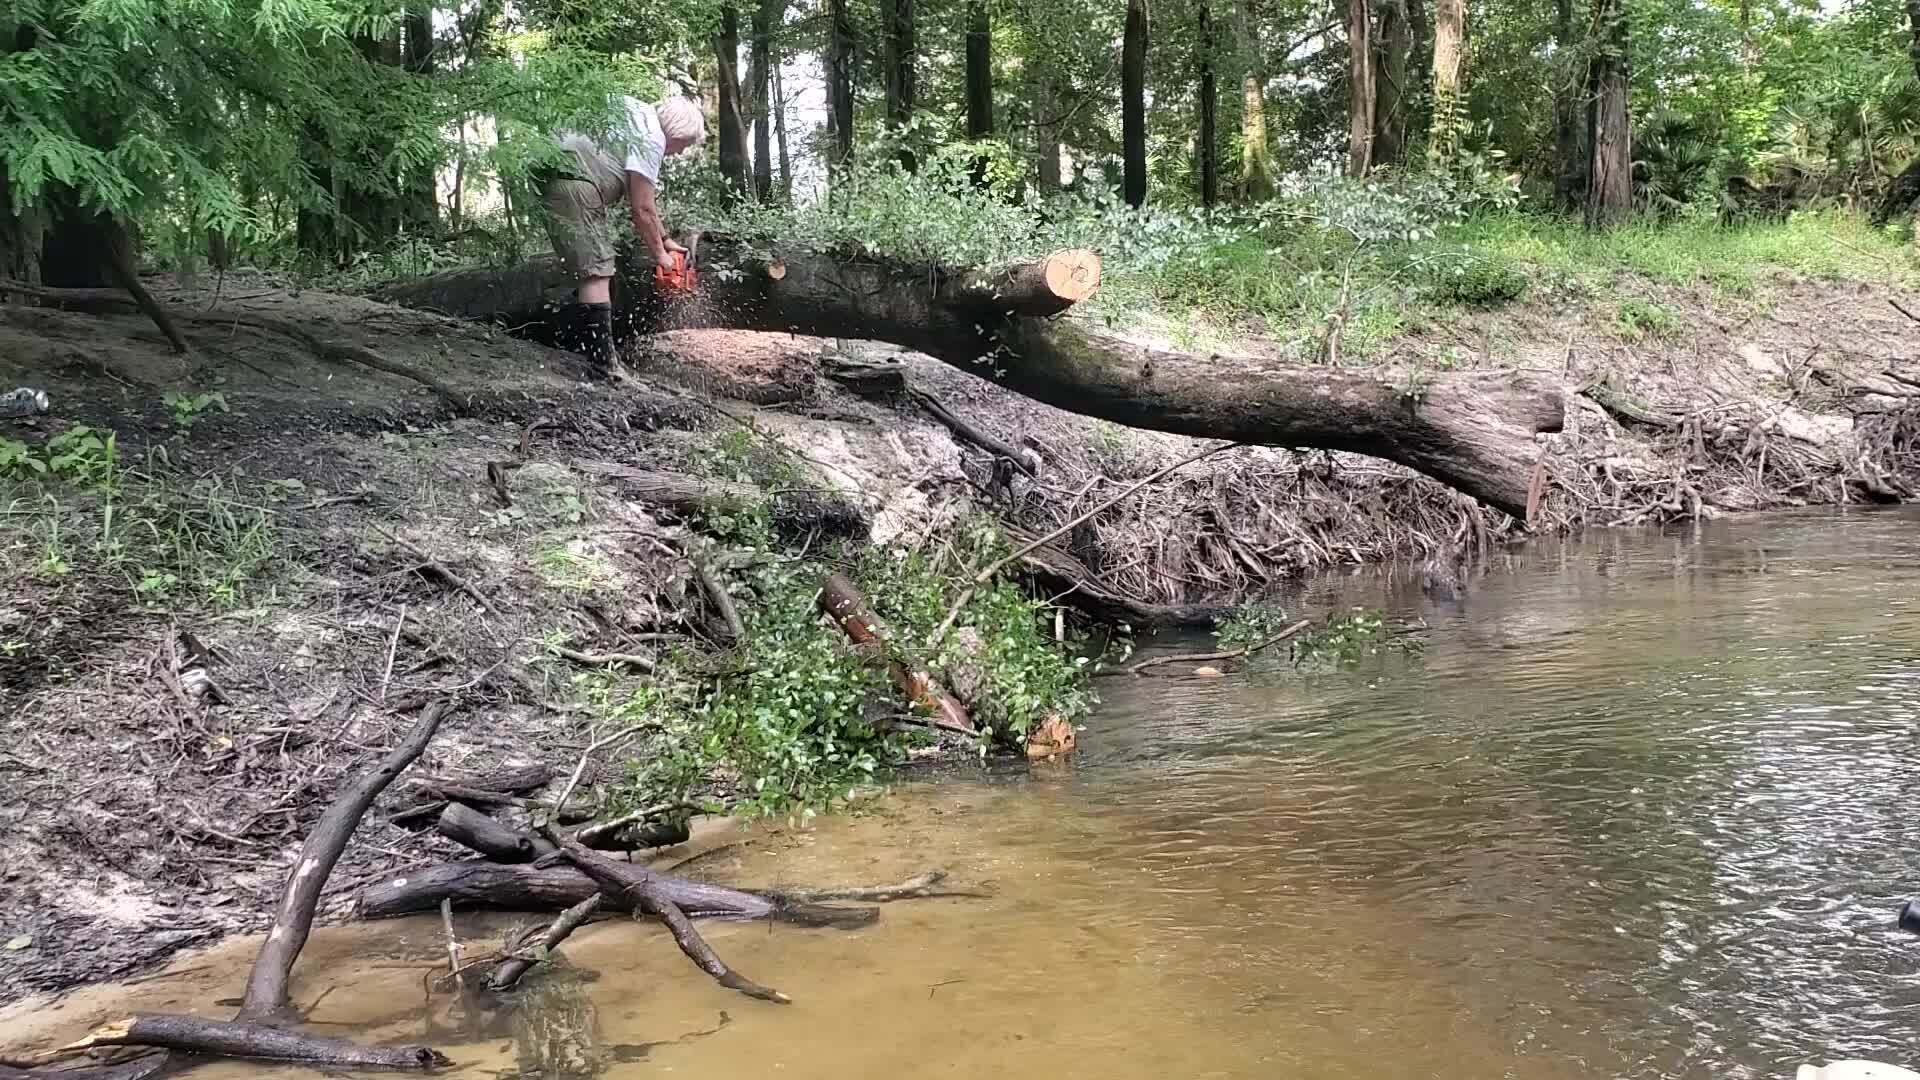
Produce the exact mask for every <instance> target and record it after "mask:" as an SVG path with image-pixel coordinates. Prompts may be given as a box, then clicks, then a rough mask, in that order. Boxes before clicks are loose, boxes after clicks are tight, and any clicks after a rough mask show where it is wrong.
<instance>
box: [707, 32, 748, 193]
mask: <svg viewBox="0 0 1920 1080" xmlns="http://www.w3.org/2000/svg"><path fill="white" fill-rule="evenodd" d="M713 53H714V59H715V60H716V61H717V63H716V64H715V70H714V73H713V79H714V82H715V84H716V85H718V86H719V88H720V94H719V101H718V105H719V110H720V123H719V125H718V126H719V129H720V154H719V156H720V176H721V177H722V178H723V179H725V180H726V182H727V189H728V190H729V191H731V192H732V193H733V194H734V195H735V196H740V195H744V194H746V191H747V160H748V158H749V157H750V155H749V154H748V153H747V129H746V124H745V123H744V122H743V120H742V118H741V116H740V9H739V8H737V7H736V6H734V4H733V3H732V2H731V0H729V2H728V3H727V4H726V5H724V6H723V7H721V9H720V33H719V35H718V36H717V37H715V38H714V39H713Z"/></svg>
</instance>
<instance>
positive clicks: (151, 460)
mask: <svg viewBox="0 0 1920 1080" xmlns="http://www.w3.org/2000/svg"><path fill="white" fill-rule="evenodd" d="M295 492H296V489H294V488H291V487H288V486H286V485H283V484H275V483H271V482H268V483H259V482H249V481H247V480H245V479H244V478H243V477H241V476H240V475H239V474H237V473H234V474H219V473H214V474H207V475H202V476H187V475H185V474H183V473H180V472H177V471H175V470H174V469H172V468H171V467H170V466H169V465H168V464H167V462H166V460H165V458H164V457H163V456H162V455H160V454H159V453H158V452H157V451H156V452H154V453H151V454H149V456H148V458H147V460H146V461H145V462H144V463H143V464H142V465H140V466H139V467H126V466H123V465H122V463H121V461H120V453H119V445H118V440H117V439H115V438H114V436H113V433H112V432H108V431H101V430H97V429H93V428H87V427H81V426H76V427H72V428H68V429H67V430H66V431H64V432H62V433H60V434H59V435H56V436H54V437H53V438H51V439H49V440H48V441H47V442H46V443H45V444H44V445H43V446H39V447H32V446H28V445H27V444H25V443H22V442H19V441H16V440H0V572H3V573H5V574H7V575H8V576H15V575H18V576H22V577H30V578H34V579H37V580H40V581H42V582H44V583H48V584H57V583H59V582H62V581H65V580H81V579H93V580H98V581H105V582H108V583H111V585H112V586H113V587H118V588H124V589H125V590H127V592H128V593H130V594H131V595H132V597H133V598H134V599H135V600H136V601H137V602H139V603H141V604H143V605H145V606H147V607H151V608H161V607H168V606H175V605H182V604H185V605H193V604H206V605H210V606H214V607H233V606H236V605H238V604H240V603H242V602H243V601H245V600H247V599H248V598H249V597H250V596H251V595H252V594H254V593H255V592H257V591H259V590H260V589H261V588H262V587H263V585H267V584H268V583H270V582H271V581H272V580H273V579H274V578H275V576H276V575H275V573H274V571H275V569H276V567H277V564H278V562H279V557H278V555H279V547H280V536H279V530H278V528H277V527H276V525H275V523H274V510H273V508H272V505H271V504H273V503H277V502H280V501H283V500H284V499H286V498H287V497H288V496H290V495H292V494H294V493H295Z"/></svg>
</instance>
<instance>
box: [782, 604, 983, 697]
mask: <svg viewBox="0 0 1920 1080" xmlns="http://www.w3.org/2000/svg"><path fill="white" fill-rule="evenodd" d="M820 608H821V610H822V611H825V612H826V613H827V614H829V615H831V616H833V618H834V620H835V621H836V622H838V623H839V624H840V628H841V629H842V630H845V631H846V633H847V637H848V638H849V639H850V640H851V641H852V642H853V643H854V644H855V645H856V646H859V647H862V648H867V649H872V650H874V651H875V652H877V653H878V654H879V655H881V656H886V651H887V640H886V637H885V635H884V632H883V631H882V630H881V629H880V624H879V621H878V620H877V619H875V618H874V616H873V613H872V612H871V611H868V610H867V601H866V598H865V597H864V596H862V595H860V587H859V586H858V585H855V584H854V583H853V582H852V581H850V580H848V579H847V578H846V576H845V575H843V574H829V575H827V580H826V584H824V585H823V586H821V589H820ZM887 672H888V674H890V675H891V676H892V677H893V684H894V685H895V686H897V687H899V688H900V693H901V694H902V695H904V696H905V697H906V699H907V700H908V701H910V702H912V703H913V704H915V705H917V706H919V707H920V708H922V709H924V710H926V712H927V715H928V716H929V717H930V718H931V722H932V724H933V726H935V727H941V728H946V729H947V730H949V731H958V732H962V733H964V734H967V735H976V734H978V733H979V729H978V728H976V727H974V724H973V718H972V717H970V716H968V715H967V710H966V709H965V708H964V707H963V706H962V705H961V704H960V703H959V702H958V701H955V700H954V698H953V695H952V694H949V693H947V692H946V690H945V689H944V688H942V687H941V685H940V684H939V683H938V682H936V681H934V678H933V676H932V675H930V674H928V673H927V672H924V671H915V670H913V669H912V668H910V667H908V666H907V665H905V664H903V663H901V662H900V661H898V660H894V659H892V658H890V657H889V658H888V659H887Z"/></svg>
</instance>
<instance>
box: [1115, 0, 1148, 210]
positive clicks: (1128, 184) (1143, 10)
mask: <svg viewBox="0 0 1920 1080" xmlns="http://www.w3.org/2000/svg"><path fill="white" fill-rule="evenodd" d="M1120 144H1121V156H1122V166H1121V168H1122V174H1123V175H1122V181H1123V187H1124V189H1125V195H1126V200H1127V205H1128V206H1131V207H1133V208H1134V209H1136V210H1137V209H1139V208H1140V207H1141V206H1144V205H1146V201H1147V0H1127V26H1126V36H1125V38H1124V40H1123V42H1122V45H1121V56H1120Z"/></svg>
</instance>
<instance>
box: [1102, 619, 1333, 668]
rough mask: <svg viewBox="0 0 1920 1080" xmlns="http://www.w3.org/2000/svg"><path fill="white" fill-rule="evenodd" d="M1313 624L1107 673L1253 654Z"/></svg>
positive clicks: (1301, 623) (1307, 622)
mask: <svg viewBox="0 0 1920 1080" xmlns="http://www.w3.org/2000/svg"><path fill="white" fill-rule="evenodd" d="M1311 625H1313V620H1311V619H1301V620H1300V621H1299V622H1297V623H1294V624H1293V625H1292V626H1289V627H1287V628H1286V629H1285V630H1282V631H1280V632H1279V633H1277V634H1275V635H1273V636H1272V637H1270V638H1268V639H1266V640H1265V641H1260V642H1256V643H1254V644H1252V645H1248V646H1245V647H1243V648H1239V649H1226V650H1223V651H1220V652H1189V653H1171V654H1169V655H1167V656H1156V657H1154V658H1153V659H1151V660H1142V661H1140V662H1139V663H1137V664H1134V665H1132V666H1131V667H1125V668H1121V669H1120V670H1118V671H1112V672H1107V674H1110V675H1138V674H1140V673H1141V672H1143V671H1146V670H1147V669H1148V668H1156V667H1159V666H1160V665H1162V664H1184V663H1198V662H1200V661H1203V660H1235V659H1238V658H1240V657H1242V656H1252V655H1253V654H1254V653H1257V652H1259V651H1261V650H1262V649H1265V648H1267V647H1268V646H1270V645H1278V644H1279V643H1280V642H1282V641H1285V640H1287V639H1288V638H1290V637H1292V636H1294V635H1295V634H1298V633H1299V632H1300V631H1302V630H1305V629H1306V628H1307V627H1309V626H1311Z"/></svg>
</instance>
